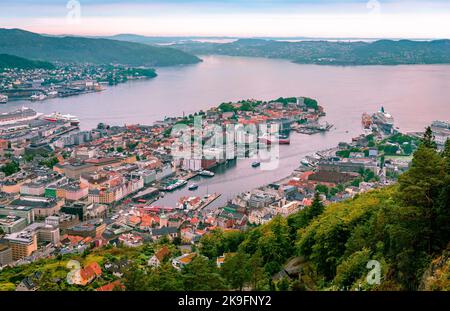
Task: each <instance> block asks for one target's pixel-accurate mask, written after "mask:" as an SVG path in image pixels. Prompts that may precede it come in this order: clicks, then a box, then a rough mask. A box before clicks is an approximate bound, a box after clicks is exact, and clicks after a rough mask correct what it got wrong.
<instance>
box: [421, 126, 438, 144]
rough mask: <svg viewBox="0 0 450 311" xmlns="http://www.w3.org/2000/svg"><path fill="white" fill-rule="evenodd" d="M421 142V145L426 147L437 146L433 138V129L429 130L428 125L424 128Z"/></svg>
mask: <svg viewBox="0 0 450 311" xmlns="http://www.w3.org/2000/svg"><path fill="white" fill-rule="evenodd" d="M421 143H422V145H424V146H425V147H427V148H432V149H436V148H437V146H436V141H435V140H434V134H433V131H432V130H431V127H430V126H428V127H427V128H426V129H425V133H424V134H423V137H422V139H421Z"/></svg>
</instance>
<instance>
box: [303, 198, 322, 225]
mask: <svg viewBox="0 0 450 311" xmlns="http://www.w3.org/2000/svg"><path fill="white" fill-rule="evenodd" d="M323 210H324V206H323V204H322V200H321V199H320V193H319V192H316V193H315V194H314V199H313V201H312V204H311V206H310V207H308V209H307V214H308V218H309V220H310V221H311V220H312V219H313V218H315V217H317V216H319V215H320V214H322V212H323Z"/></svg>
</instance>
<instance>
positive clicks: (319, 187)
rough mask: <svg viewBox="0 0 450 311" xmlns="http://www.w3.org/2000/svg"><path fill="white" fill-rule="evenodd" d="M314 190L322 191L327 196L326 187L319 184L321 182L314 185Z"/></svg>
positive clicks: (327, 190)
mask: <svg viewBox="0 0 450 311" xmlns="http://www.w3.org/2000/svg"><path fill="white" fill-rule="evenodd" d="M316 191H317V192H320V193H323V194H325V195H326V196H328V193H329V189H328V187H327V186H325V185H321V184H319V185H317V186H316Z"/></svg>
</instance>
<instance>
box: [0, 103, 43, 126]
mask: <svg viewBox="0 0 450 311" xmlns="http://www.w3.org/2000/svg"><path fill="white" fill-rule="evenodd" d="M41 115H42V113H37V112H36V111H34V110H33V109H30V108H27V107H22V108H20V109H17V110H15V111H11V112H3V113H1V114H0V125H6V124H14V123H17V122H21V121H29V120H34V119H36V118H38V117H39V116H41Z"/></svg>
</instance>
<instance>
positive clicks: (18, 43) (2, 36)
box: [0, 29, 200, 67]
mask: <svg viewBox="0 0 450 311" xmlns="http://www.w3.org/2000/svg"><path fill="white" fill-rule="evenodd" d="M0 53H3V54H11V55H17V56H20V57H25V58H30V59H38V60H43V61H50V62H56V61H58V62H65V63H74V62H75V63H76V62H79V63H93V64H110V63H117V64H124V65H131V66H149V67H151V66H172V65H180V64H194V63H198V62H200V59H199V58H198V57H196V56H194V55H191V54H189V53H186V52H183V51H180V50H176V49H173V48H170V47H157V46H149V45H145V44H140V43H133V42H125V41H116V40H108V39H92V38H82V37H51V36H43V35H39V34H36V33H32V32H28V31H24V30H20V29H0Z"/></svg>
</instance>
